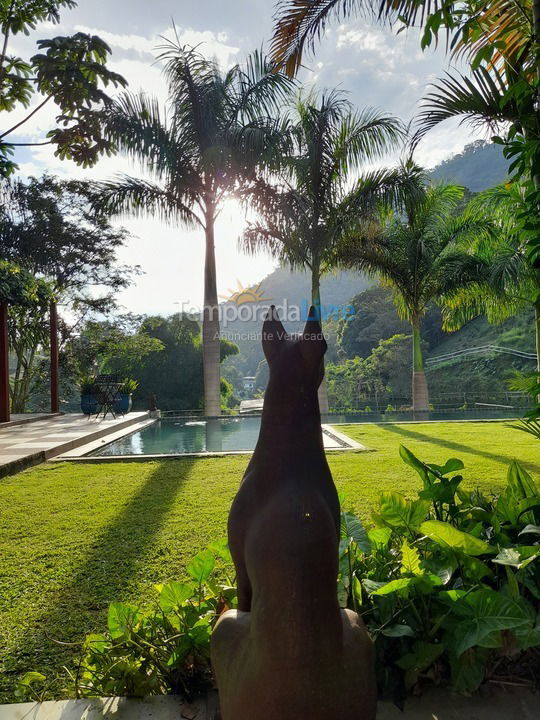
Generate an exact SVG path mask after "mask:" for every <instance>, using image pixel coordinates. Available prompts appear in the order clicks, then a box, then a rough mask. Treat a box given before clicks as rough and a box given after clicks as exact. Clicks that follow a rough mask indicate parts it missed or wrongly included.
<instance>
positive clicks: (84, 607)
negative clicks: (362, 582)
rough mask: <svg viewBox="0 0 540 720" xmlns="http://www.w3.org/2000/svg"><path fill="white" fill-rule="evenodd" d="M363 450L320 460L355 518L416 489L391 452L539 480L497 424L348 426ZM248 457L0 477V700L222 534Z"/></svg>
mask: <svg viewBox="0 0 540 720" xmlns="http://www.w3.org/2000/svg"><path fill="white" fill-rule="evenodd" d="M340 429H341V430H342V431H344V432H346V433H348V434H349V435H350V436H351V437H354V438H355V439H356V440H357V441H359V442H361V443H362V444H364V445H366V446H368V447H369V448H371V449H373V450H374V452H346V453H334V454H331V455H330V465H331V468H332V471H333V474H334V479H335V481H336V484H337V487H338V490H339V491H340V493H342V494H344V495H345V497H346V501H345V504H346V506H347V508H348V509H349V508H353V509H354V510H356V511H357V512H358V513H359V514H360V515H361V516H362V517H363V518H364V519H367V518H368V517H369V510H370V508H371V506H372V504H373V503H374V501H375V500H376V497H377V495H378V493H379V492H380V491H381V490H389V489H393V490H398V491H400V492H403V493H404V494H406V495H411V494H413V493H414V492H415V489H416V488H417V486H418V477H417V476H416V474H415V473H414V471H413V470H411V469H410V468H409V467H407V466H406V465H404V464H403V463H402V462H401V460H400V459H399V457H398V446H399V444H400V443H404V444H406V445H407V446H408V447H409V448H410V449H411V450H412V451H413V452H415V453H416V454H418V455H419V456H420V457H421V458H422V459H424V460H426V461H432V462H437V463H441V462H442V461H443V460H445V459H447V458H448V457H460V458H461V459H462V460H463V461H464V462H465V466H466V469H465V477H466V483H465V484H466V485H467V486H469V487H473V486H480V487H481V488H483V489H484V490H490V489H496V488H497V487H498V486H499V485H500V484H501V482H502V481H503V480H504V477H505V473H506V466H507V464H508V462H509V461H510V460H512V459H513V458H518V459H520V460H521V461H523V462H524V464H525V465H526V467H527V468H528V469H529V470H530V471H531V472H532V473H533V474H534V475H535V476H536V477H537V478H540V452H539V447H538V442H537V441H535V440H534V439H533V438H530V437H529V436H527V435H526V434H525V433H520V432H517V431H513V430H509V429H508V428H507V427H506V425H505V424H504V423H432V424H418V425H413V424H401V425H398V424H396V425H379V426H375V425H349V426H346V427H341V428H340ZM247 460H248V457H247V456H245V455H242V456H238V455H235V456H228V457H221V458H208V459H190V458H186V459H183V460H168V461H163V462H149V463H125V464H121V463H114V464H101V465H84V464H66V463H64V464H53V463H50V464H46V465H42V466H40V467H37V468H35V469H33V470H29V471H26V472H24V473H21V474H19V475H16V476H14V477H9V478H5V479H3V480H1V481H0V702H6V701H13V700H14V696H13V685H14V680H15V678H16V677H17V676H18V675H20V674H22V673H24V672H26V671H27V670H40V671H42V672H44V673H45V674H46V675H48V676H49V677H51V676H54V675H55V674H58V675H61V674H62V673H63V671H62V665H64V664H69V663H70V662H71V659H72V657H73V654H74V653H76V652H77V648H76V647H75V646H66V645H59V644H58V643H56V642H55V640H57V641H61V642H64V643H65V642H67V643H76V642H78V641H80V640H81V639H82V638H83V637H84V635H85V633H86V632H89V631H92V630H99V629H102V628H103V627H104V617H105V611H106V608H107V605H108V603H109V602H110V601H111V600H123V601H128V602H129V601H137V602H138V601H141V600H143V601H145V600H149V598H150V597H151V596H152V585H153V584H154V583H157V582H163V581H167V580H170V579H175V578H180V577H182V576H183V573H184V570H183V568H184V565H185V563H186V561H187V560H188V559H189V558H190V557H191V556H192V555H193V554H194V553H196V552H197V551H199V550H200V549H202V548H204V547H205V546H206V545H207V543H208V542H210V541H212V540H214V539H217V538H220V537H222V536H224V535H225V527H226V519H227V512H228V508H229V505H230V502H231V500H232V498H233V496H234V493H235V491H236V488H237V486H238V483H239V481H240V478H241V476H242V473H243V471H244V468H245V466H246V463H247Z"/></svg>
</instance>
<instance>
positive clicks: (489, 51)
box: [271, 0, 540, 76]
mask: <svg viewBox="0 0 540 720" xmlns="http://www.w3.org/2000/svg"><path fill="white" fill-rule="evenodd" d="M355 14H357V15H361V16H363V17H366V16H367V17H371V18H373V19H377V20H379V21H380V22H390V23H395V22H397V23H399V24H403V25H405V26H406V27H424V30H425V32H424V35H423V37H422V46H423V47H425V46H427V45H429V44H430V42H431V39H432V37H433V36H434V37H437V35H438V32H439V29H440V28H442V29H443V31H445V32H446V34H447V48H448V49H450V50H451V54H452V56H453V57H455V58H457V57H462V56H465V57H466V58H467V59H468V60H469V61H471V62H474V63H476V62H479V61H483V62H487V63H489V64H490V66H491V67H495V68H499V69H500V68H501V67H502V66H504V65H505V64H510V65H511V66H512V67H513V68H514V69H515V68H516V67H517V66H524V65H526V66H528V68H529V69H530V71H531V72H532V73H534V72H535V68H537V62H536V60H535V57H537V54H536V53H532V52H531V49H532V48H534V45H535V41H534V38H535V36H536V37H537V36H538V35H539V34H540V0H514V1H513V2H508V0H490V1H489V2H483V1H482V0H468V2H467V3H465V4H464V3H463V2H462V1H461V0H453V1H451V2H448V0H420V1H418V0H382V2H377V3H375V2H369V0H355V1H354V2H351V0H280V2H278V8H277V12H276V16H275V29H274V36H273V38H272V50H271V53H272V59H273V60H274V62H276V63H277V64H278V65H279V66H283V67H284V68H285V70H286V72H287V73H288V74H289V75H291V76H292V75H295V74H296V72H297V71H298V69H299V67H300V65H301V63H302V58H303V55H304V52H305V48H306V46H307V47H308V49H311V50H312V49H313V47H314V44H315V41H316V40H317V39H319V38H320V37H321V35H323V33H324V31H325V29H326V26H327V24H328V22H329V21H330V20H331V19H332V18H334V19H335V20H337V21H342V20H344V19H345V18H348V17H350V16H351V15H355ZM535 23H536V24H537V25H538V28H537V30H536V32H535Z"/></svg>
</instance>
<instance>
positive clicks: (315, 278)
mask: <svg viewBox="0 0 540 720" xmlns="http://www.w3.org/2000/svg"><path fill="white" fill-rule="evenodd" d="M311 304H312V305H313V307H314V308H315V309H316V310H317V311H318V314H317V316H318V318H319V322H320V323H321V327H322V313H321V268H320V265H319V262H318V260H317V259H314V261H313V265H312V269H311ZM323 364H324V358H323ZM319 409H320V411H321V414H322V415H327V414H328V410H329V409H328V389H327V387H326V379H325V378H324V377H323V379H322V383H321V384H320V385H319Z"/></svg>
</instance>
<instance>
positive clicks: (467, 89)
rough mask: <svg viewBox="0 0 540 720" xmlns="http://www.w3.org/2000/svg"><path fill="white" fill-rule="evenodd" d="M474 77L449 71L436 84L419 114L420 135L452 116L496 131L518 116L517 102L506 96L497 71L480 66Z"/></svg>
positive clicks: (501, 79) (426, 97)
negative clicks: (452, 73) (490, 70)
mask: <svg viewBox="0 0 540 720" xmlns="http://www.w3.org/2000/svg"><path fill="white" fill-rule="evenodd" d="M472 76H473V79H470V78H468V77H466V76H465V75H461V74H459V73H458V74H457V75H454V76H452V75H450V74H449V73H447V74H446V75H445V77H444V78H441V79H439V80H438V81H437V83H435V84H433V85H432V87H433V88H434V90H433V91H432V92H430V93H428V94H427V95H426V96H425V98H424V100H423V102H422V107H423V108H424V109H423V110H422V111H421V112H420V113H419V115H418V125H419V131H420V135H424V134H425V133H426V132H427V131H428V130H431V128H433V127H435V125H438V124H439V123H440V122H443V121H444V120H447V119H449V118H452V117H461V118H462V121H463V122H465V121H467V122H469V123H471V124H472V125H476V126H479V127H484V126H485V125H488V127H490V128H492V129H493V130H496V129H497V128H498V127H500V126H501V125H502V124H503V123H505V122H512V121H514V120H515V119H516V117H518V113H517V109H516V107H515V102H514V101H513V100H512V99H509V98H508V97H507V96H506V93H507V89H508V88H507V86H506V83H505V80H504V78H503V77H502V75H501V74H500V73H499V72H498V71H497V70H495V69H493V70H492V72H491V73H490V72H489V71H488V70H487V69H486V68H484V67H479V68H478V69H476V70H474V71H473V72H472Z"/></svg>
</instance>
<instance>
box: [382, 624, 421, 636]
mask: <svg viewBox="0 0 540 720" xmlns="http://www.w3.org/2000/svg"><path fill="white" fill-rule="evenodd" d="M381 633H382V634H383V635H385V636H386V637H414V635H415V633H414V630H413V629H412V627H410V626H409V625H400V624H397V625H390V626H389V627H386V628H383V629H382V630H381Z"/></svg>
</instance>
